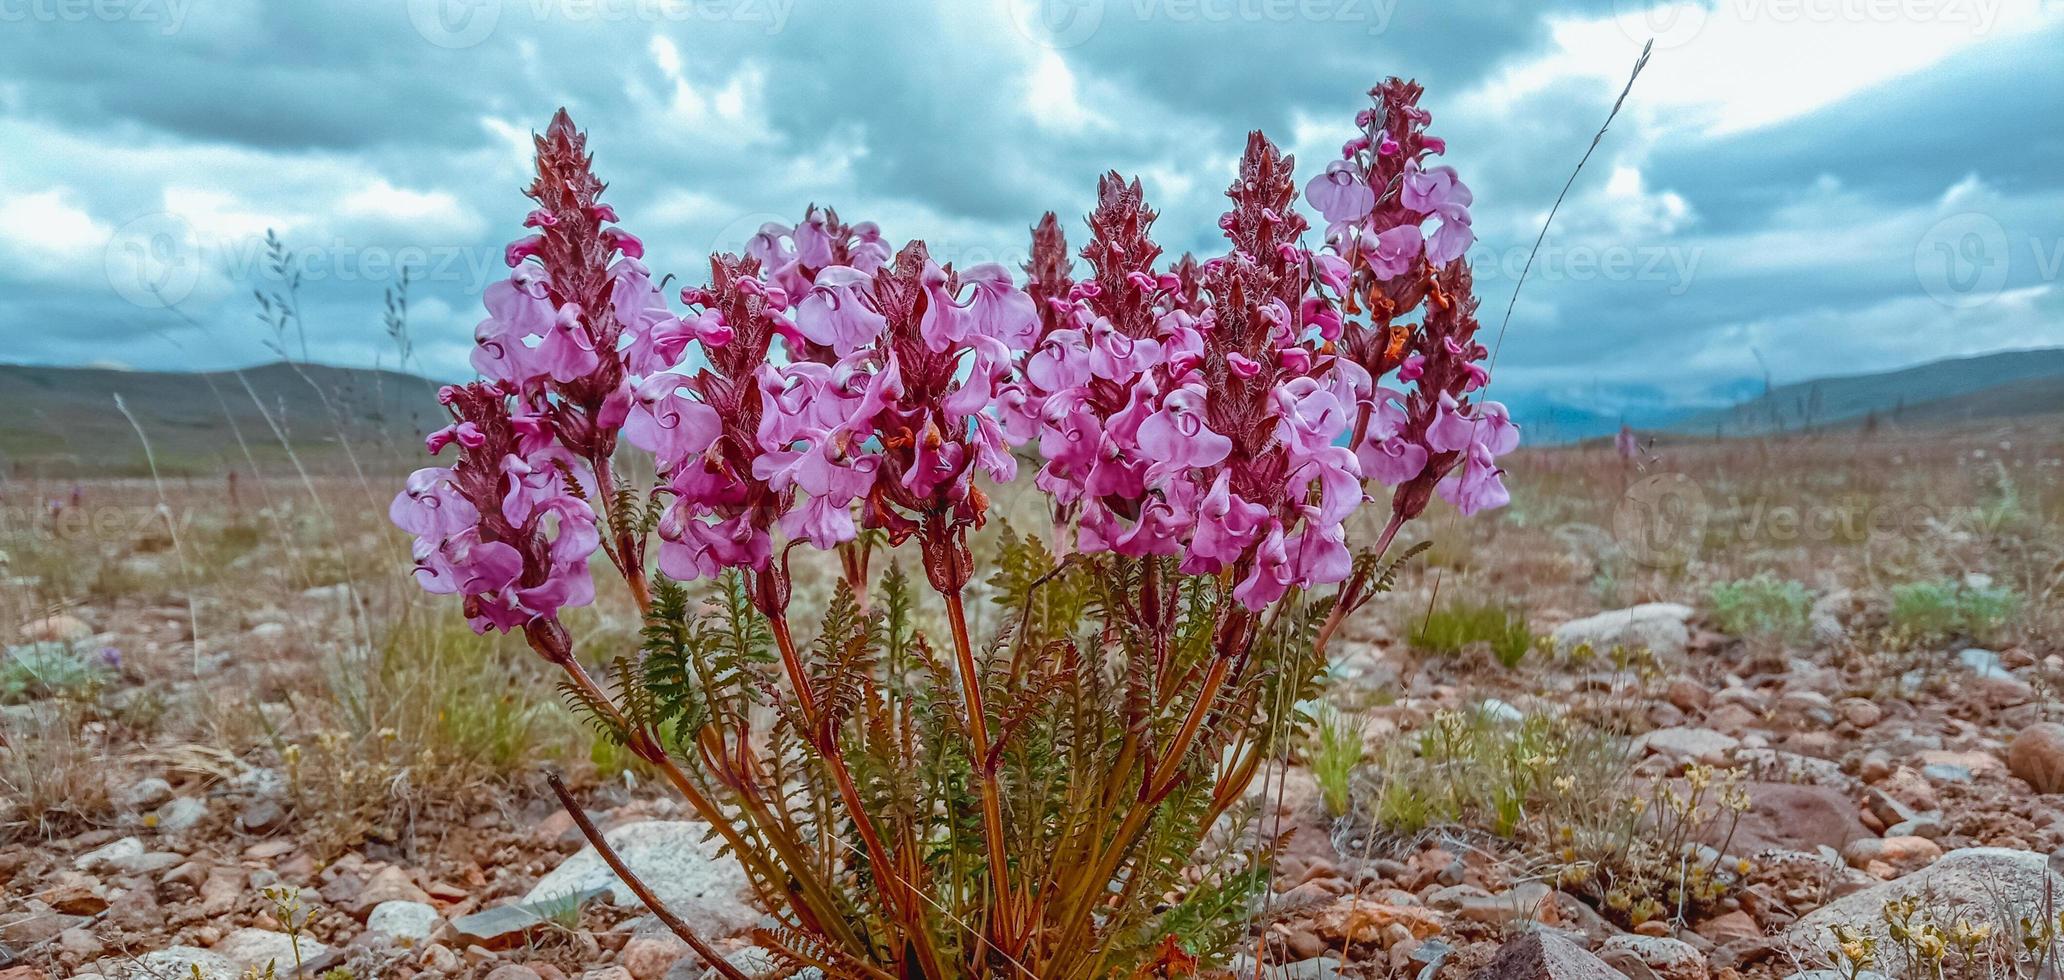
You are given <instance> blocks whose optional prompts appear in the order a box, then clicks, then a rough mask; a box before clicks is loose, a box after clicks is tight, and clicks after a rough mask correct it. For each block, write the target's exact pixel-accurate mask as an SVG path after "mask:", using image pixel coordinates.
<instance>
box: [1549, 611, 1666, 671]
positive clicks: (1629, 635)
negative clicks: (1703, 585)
mask: <svg viewBox="0 0 2064 980" xmlns="http://www.w3.org/2000/svg"><path fill="white" fill-rule="evenodd" d="M1692 612H1693V610H1692V608H1691V607H1690V606H1683V605H1678V604H1676V603H1670V602H1652V603H1648V604H1646V605H1640V606H1632V607H1629V608H1626V609H1616V610H1613V611H1612V612H1603V613H1599V614H1598V615H1596V616H1587V617H1585V618H1583V619H1573V620H1571V621H1569V622H1567V623H1564V624H1562V625H1561V626H1558V627H1556V628H1555V631H1554V632H1553V633H1552V634H1551V635H1550V638H1551V639H1552V640H1553V642H1554V645H1555V649H1556V650H1558V651H1568V650H1570V649H1572V648H1575V647H1577V646H1589V647H1590V648H1591V649H1592V650H1593V651H1595V652H1597V653H1600V654H1603V653H1605V652H1606V651H1608V650H1611V649H1612V648H1613V647H1615V646H1619V647H1625V648H1626V649H1628V650H1635V651H1638V650H1647V651H1649V652H1650V653H1652V654H1654V655H1655V657H1656V658H1657V659H1659V660H1670V659H1675V658H1678V657H1682V656H1683V655H1684V651H1685V649H1686V648H1687V647H1689V646H1690V645H1691V630H1690V629H1689V628H1687V627H1686V626H1685V625H1684V624H1685V621H1686V620H1689V619H1690V618H1691V616H1692Z"/></svg>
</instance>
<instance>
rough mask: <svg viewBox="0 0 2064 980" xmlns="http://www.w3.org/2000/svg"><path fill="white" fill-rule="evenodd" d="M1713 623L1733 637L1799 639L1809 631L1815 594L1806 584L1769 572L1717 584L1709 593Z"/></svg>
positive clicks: (1707, 596)
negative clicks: (1807, 628)
mask: <svg viewBox="0 0 2064 980" xmlns="http://www.w3.org/2000/svg"><path fill="white" fill-rule="evenodd" d="M1706 600H1707V602H1708V603H1709V604H1710V605H1711V606H1712V611H1713V621H1714V622H1715V623H1716V624H1717V625H1718V626H1719V627H1720V629H1721V630H1722V631H1724V632H1726V633H1727V634H1729V635H1731V636H1741V637H1750V638H1756V639H1768V640H1792V639H1797V638H1799V637H1801V636H1803V635H1805V632H1806V614H1807V612H1808V611H1809V610H1811V609H1812V608H1813V594H1812V593H1811V592H1809V591H1807V589H1806V586H1805V584H1804V583H1801V582H1795V581H1792V580H1791V579H1781V578H1778V577H1777V576H1775V575H1772V574H1770V573H1768V572H1763V573H1760V574H1757V575H1755V576H1753V577H1750V578H1745V579H1734V580H1732V581H1727V582H1720V583H1717V584H1715V585H1714V586H1713V587H1712V589H1711V590H1710V591H1708V592H1707V593H1706Z"/></svg>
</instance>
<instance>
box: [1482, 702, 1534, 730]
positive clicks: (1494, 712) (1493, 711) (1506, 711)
mask: <svg viewBox="0 0 2064 980" xmlns="http://www.w3.org/2000/svg"><path fill="white" fill-rule="evenodd" d="M1477 710H1479V711H1482V712H1483V715H1484V717H1485V718H1487V719H1489V720H1491V721H1494V722H1497V723H1498V724H1501V725H1517V724H1519V723H1520V722H1523V721H1525V720H1526V712H1524V711H1521V710H1519V709H1518V708H1516V707H1514V706H1513V705H1512V704H1511V703H1510V702H1507V701H1501V700H1499V699H1497V698H1486V699H1485V700H1484V702H1483V704H1481V705H1479V706H1478V707H1477Z"/></svg>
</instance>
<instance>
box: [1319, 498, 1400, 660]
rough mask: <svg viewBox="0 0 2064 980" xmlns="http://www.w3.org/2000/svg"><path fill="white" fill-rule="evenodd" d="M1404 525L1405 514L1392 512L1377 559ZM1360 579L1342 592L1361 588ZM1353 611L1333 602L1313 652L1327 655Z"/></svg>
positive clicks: (1377, 545)
mask: <svg viewBox="0 0 2064 980" xmlns="http://www.w3.org/2000/svg"><path fill="white" fill-rule="evenodd" d="M1404 526H1405V518H1404V515H1402V514H1398V513H1396V512H1392V514H1391V515H1390V523H1388V524H1385V525H1384V526H1383V535H1382V536H1381V537H1379V538H1377V539H1376V560H1377V561H1382V560H1383V555H1384V553H1386V552H1388V551H1389V550H1390V542H1391V541H1392V540H1393V539H1395V538H1396V537H1397V533H1398V529H1399V528H1401V527H1404ZM1360 579H1361V576H1357V578H1356V580H1355V581H1352V582H1349V583H1347V585H1345V586H1342V588H1341V592H1342V594H1345V593H1346V592H1347V591H1348V589H1349V588H1350V587H1353V588H1356V589H1359V588H1360V587H1361V586H1363V585H1365V584H1366V583H1364V582H1362V581H1361V580H1360ZM1352 611H1353V610H1350V609H1348V608H1347V604H1346V603H1343V602H1335V603H1334V604H1333V611H1332V612H1330V613H1328V614H1326V622H1325V624H1324V625H1322V626H1320V627H1319V634H1318V636H1317V637H1316V638H1314V639H1313V640H1312V653H1314V654H1316V655H1318V656H1321V657H1323V656H1325V655H1326V647H1327V646H1328V645H1330V644H1331V643H1332V642H1333V634H1334V633H1335V632H1337V631H1339V629H1340V624H1341V622H1342V621H1344V620H1346V619H1347V614H1348V613H1349V612H1352Z"/></svg>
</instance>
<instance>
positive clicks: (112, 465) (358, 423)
mask: <svg viewBox="0 0 2064 980" xmlns="http://www.w3.org/2000/svg"><path fill="white" fill-rule="evenodd" d="M440 384H441V382H437V381H431V380H429V379H426V378H421V377H417V376H415V375H412V374H403V373H399V372H395V371H377V370H370V369H363V368H337V367H327V366H323V365H316V364H288V363H278V364H266V365H261V366H259V367H253V368H246V369H244V370H242V371H220V372H211V373H205V374H193V373H172V372H160V371H124V370H116V369H110V368H65V367H25V366H17V365H0V420H4V421H0V472H11V473H13V474H15V475H19V476H29V475H39V474H40V475H48V476H59V477H62V476H69V475H104V474H132V475H140V474H143V473H147V472H148V465H147V460H146V458H145V455H144V447H143V443H142V441H141V440H139V439H138V438H137V432H136V430H137V428H138V427H140V428H141V429H142V430H143V434H144V435H145V436H147V437H148V438H149V440H150V446H151V450H152V452H153V453H154V454H155V456H156V460H157V463H158V467H159V470H160V472H161V473H169V474H194V475H200V474H209V473H219V472H223V471H224V470H226V469H249V468H250V467H251V465H252V464H254V463H255V464H256V466H257V467H258V468H259V469H260V470H264V471H267V472H279V471H284V470H286V469H287V468H289V467H290V466H291V465H292V462H293V460H292V459H290V458H289V454H290V452H291V454H292V456H293V457H295V458H298V459H299V460H300V462H301V463H302V465H303V466H305V467H307V468H309V469H313V470H322V471H332V472H334V471H337V470H339V469H340V468H342V467H344V466H347V465H349V463H350V459H349V458H348V457H347V455H346V449H347V447H348V448H349V450H350V452H351V454H353V455H355V456H356V457H357V459H358V462H359V464H360V465H362V466H367V467H369V468H378V469H383V470H392V469H402V468H409V467H414V466H418V465H421V464H422V461H423V459H424V456H423V451H422V441H421V440H422V437H423V435H424V434H426V433H428V432H429V431H430V430H431V429H434V428H436V427H438V426H441V425H443V424H444V423H445V414H444V411H443V409H442V408H440V407H439V406H438V404H437V388H438V387H439V385H440ZM1502 394H1503V393H1501V395H1502ZM117 395H119V396H121V399H122V404H123V405H125V406H126V407H127V408H128V410H129V412H130V413H131V414H132V415H134V416H135V418H136V423H135V425H131V423H130V422H129V420H128V419H127V418H125V417H124V416H123V415H122V413H121V411H120V410H119V409H117V407H116V404H115V396H117ZM1508 404H1509V405H1510V406H1511V408H1512V412H1513V416H1514V418H1516V419H1518V420H1519V422H1520V424H1521V425H1523V426H1526V427H1527V429H1528V434H1529V441H1530V442H1532V443H1533V444H1535V445H1547V444H1554V443H1566V442H1575V441H1579V440H1583V439H1589V438H1596V437H1600V436H1607V435H1610V434H1612V433H1613V432H1616V431H1618V429H1619V427H1620V425H1621V423H1622V422H1623V421H1624V422H1626V423H1628V424H1631V425H1633V426H1634V427H1635V428H1636V429H1638V430H1640V431H1642V432H1645V433H1654V432H1659V431H1660V432H1672V433H1677V434H1680V435H1683V436H1690V437H1698V436H1704V437H1714V436H1719V437H1728V436H1758V435H1770V434H1782V433H1796V432H1805V431H1812V430H1820V429H1840V428H1845V427H1850V426H1859V425H1863V424H1866V423H1867V422H1870V421H1871V420H1876V422H1878V423H1882V424H1890V425H1896V426H1900V427H1907V428H1911V427H1919V426H1934V425H1951V424H1957V423H1963V422H1970V421H1975V420H1982V419H1994V418H2006V417H2012V416H2024V415H2048V414H2064V348H2053V349H2044V350H2030V351H2012V352H2006V353H1999V354H1985V355H1981V356H1977V357H1965V358H1955V359H1950V360H1942V361H1934V362H1931V363H1928V364H1923V365H1920V366H1918V367H1910V368H1903V369H1900V370H1897V371H1886V372H1881V373H1877V374H1861V375H1851V376H1845V377H1834V378H1821V379H1818V380H1813V381H1802V382H1798V383H1795V384H1786V385H1779V386H1776V387H1773V388H1771V389H1770V390H1769V391H1767V392H1764V393H1763V394H1761V395H1758V396H1756V397H1753V398H1749V399H1747V400H1745V401H1742V402H1741V403H1739V404H1736V405H1735V406H1733V407H1731V408H1725V409H1718V410H1696V409H1684V408H1675V407H1671V406H1669V405H1668V404H1666V403H1663V402H1662V401H1661V400H1660V399H1650V400H1648V401H1646V402H1644V403H1643V404H1644V407H1641V408H1638V409H1630V410H1626V411H1611V412H1608V411H1602V410H1597V409H1594V408H1590V407H1587V406H1584V405H1580V404H1569V403H1568V402H1566V401H1558V400H1554V399H1544V398H1529V397H1526V396H1525V395H1521V396H1520V397H1516V398H1508Z"/></svg>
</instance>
